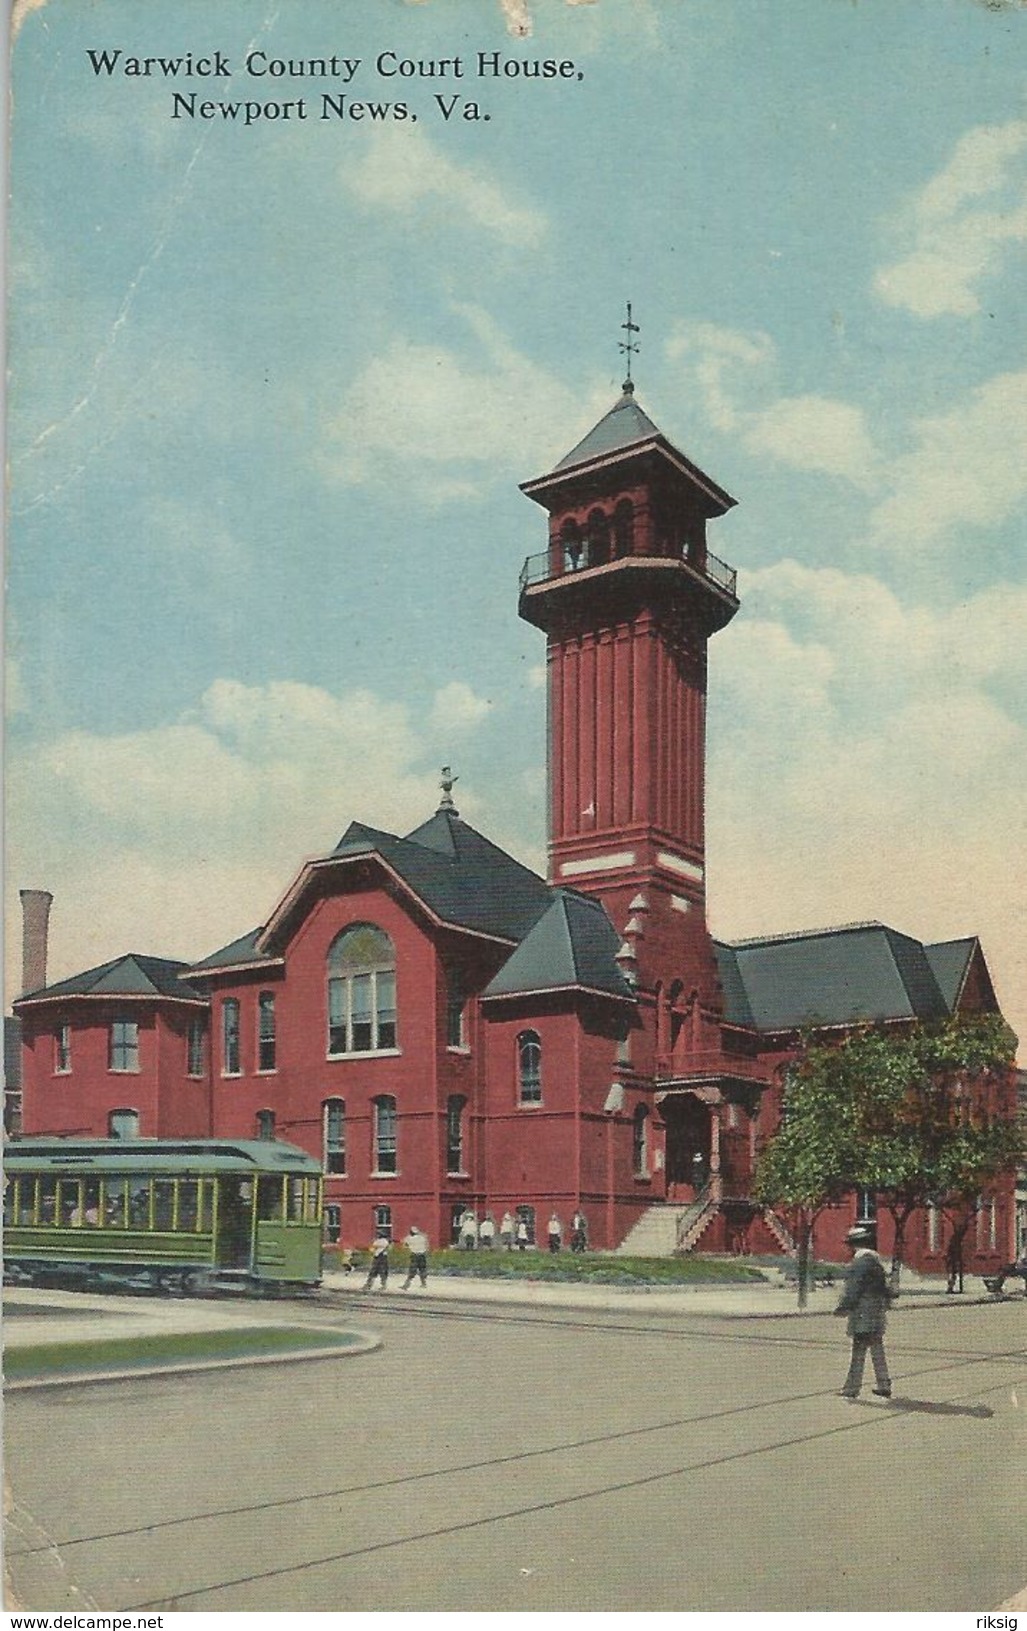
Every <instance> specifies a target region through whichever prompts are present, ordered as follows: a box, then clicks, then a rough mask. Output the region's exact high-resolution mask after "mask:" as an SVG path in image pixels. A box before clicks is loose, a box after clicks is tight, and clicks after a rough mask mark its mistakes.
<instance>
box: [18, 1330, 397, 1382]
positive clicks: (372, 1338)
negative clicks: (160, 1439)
mask: <svg viewBox="0 0 1027 1631" xmlns="http://www.w3.org/2000/svg"><path fill="white" fill-rule="evenodd" d="M326 1329H331V1330H332V1331H333V1332H335V1334H336V1335H338V1332H337V1331H335V1327H334V1326H332V1327H326ZM351 1335H352V1336H354V1337H355V1339H356V1340H355V1341H354V1342H352V1343H348V1344H347V1345H346V1346H345V1347H342V1346H331V1345H326V1346H325V1347H320V1348H298V1349H296V1350H295V1351H294V1352H293V1353H278V1354H237V1355H234V1356H232V1357H230V1358H225V1359H187V1360H182V1361H181V1362H179V1363H174V1362H172V1363H171V1364H167V1365H158V1364H154V1365H130V1366H126V1367H125V1368H123V1369H121V1370H104V1371H88V1370H87V1371H62V1372H60V1374H58V1375H52V1376H22V1377H18V1378H17V1379H16V1380H13V1381H5V1382H4V1392H5V1393H27V1392H34V1391H37V1390H39V1389H41V1388H51V1387H81V1386H82V1385H83V1384H88V1383H90V1382H93V1383H100V1384H106V1383H108V1382H125V1381H129V1380H132V1379H134V1378H137V1377H153V1376H188V1375H190V1374H192V1373H194V1372H198V1371H212V1370H239V1369H242V1368H243V1367H244V1366H248V1365H292V1364H296V1363H299V1362H301V1361H303V1360H310V1359H355V1358H357V1357H358V1356H359V1355H361V1354H367V1353H374V1352H375V1351H376V1349H378V1348H380V1347H381V1346H382V1338H381V1337H380V1336H379V1335H378V1334H377V1333H376V1332H372V1331H354V1332H352V1333H351Z"/></svg>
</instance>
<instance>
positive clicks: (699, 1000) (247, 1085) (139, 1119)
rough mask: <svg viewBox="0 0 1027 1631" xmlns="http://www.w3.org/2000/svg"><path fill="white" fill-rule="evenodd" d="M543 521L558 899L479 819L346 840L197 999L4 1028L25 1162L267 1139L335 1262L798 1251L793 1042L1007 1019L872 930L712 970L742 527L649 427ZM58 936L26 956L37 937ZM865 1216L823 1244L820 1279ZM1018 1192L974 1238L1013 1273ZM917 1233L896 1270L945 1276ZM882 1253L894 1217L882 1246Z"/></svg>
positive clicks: (71, 1006) (184, 977)
mask: <svg viewBox="0 0 1027 1631" xmlns="http://www.w3.org/2000/svg"><path fill="white" fill-rule="evenodd" d="M523 490H524V492H525V493H526V494H527V495H528V496H529V497H530V498H531V499H533V500H534V501H535V502H536V503H538V504H539V505H540V506H541V507H542V508H543V509H544V510H545V511H546V513H547V516H548V544H547V547H546V549H545V551H544V552H542V553H540V554H538V555H537V556H534V557H532V558H530V559H529V560H528V561H527V563H526V564H525V567H524V571H523V573H522V576H521V588H520V613H521V616H522V617H524V618H525V619H526V620H527V621H528V622H530V623H532V624H534V625H535V626H536V627H538V628H539V629H541V630H543V631H544V632H545V634H546V639H547V662H548V676H549V677H548V708H549V712H548V727H549V729H548V735H549V785H550V814H549V822H550V827H549V837H550V876H549V880H548V882H547V881H544V880H543V879H541V878H539V877H537V876H536V875H535V874H534V873H532V872H530V871H528V870H527V869H526V868H524V867H523V866H521V865H520V864H519V863H518V862H516V861H515V860H513V859H512V858H511V857H510V856H509V855H506V854H505V853H504V852H503V851H501V850H500V849H498V848H497V847H496V846H495V845H493V844H490V843H489V842H488V840H487V839H486V838H484V837H483V836H482V835H481V834H479V833H477V832H475V831H474V829H473V828H471V827H469V826H468V825H467V824H466V823H465V822H463V821H461V819H460V817H459V815H458V813H457V811H456V809H455V808H454V806H453V801H452V798H451V796H450V794H451V787H452V780H451V779H450V778H449V777H448V775H447V773H445V772H444V779H443V798H442V802H441V804H440V806H439V808H438V810H437V811H436V812H435V814H434V815H433V816H431V817H430V819H428V820H427V821H425V822H424V824H423V825H422V826H420V827H418V828H416V829H415V831H413V832H412V833H409V834H408V835H407V836H406V837H398V836H396V835H393V834H391V833H384V832H377V831H375V830H373V829H371V828H368V827H365V826H362V825H360V824H359V823H353V824H352V825H351V826H350V827H349V828H348V829H347V831H346V832H345V833H344V834H343V836H342V838H341V840H340V842H339V844H338V845H337V846H336V848H335V850H334V851H333V852H332V853H331V854H330V855H327V856H325V857H323V858H321V859H318V860H314V861H310V862H308V863H306V864H305V865H304V866H303V867H302V869H301V870H300V872H299V874H298V875H297V877H296V878H295V879H294V881H293V882H292V883H291V885H290V886H289V888H288V889H287V891H286V893H285V894H284V895H283V897H282V899H281V900H280V902H279V903H278V905H277V906H276V907H275V909H274V911H273V912H272V913H271V915H270V917H269V918H268V920H267V921H266V922H265V923H263V924H262V925H261V926H260V927H259V928H258V929H255V930H254V931H253V932H252V933H251V934H249V935H247V936H245V937H244V938H243V939H241V940H238V941H236V942H234V943H233V944H232V945H229V946H227V947H225V948H223V949H222V950H220V951H218V952H216V953H214V954H213V955H211V956H210V957H207V958H205V959H203V960H202V961H201V962H200V963H198V964H195V965H192V966H190V967H187V966H186V965H184V964H173V963H170V962H168V961H166V960H163V959H157V958H146V957H139V956H132V957H126V958H121V959H118V960H117V961H115V962H113V963H110V964H107V965H105V966H104V967H103V968H101V969H94V970H90V971H88V972H87V973H86V974H83V975H80V976H77V977H76V978H73V979H71V980H66V981H62V982H61V983H60V984H58V985H54V986H45V985H44V986H43V988H42V989H39V990H35V991H29V992H28V994H27V995H26V996H24V997H23V998H22V999H21V1000H20V1002H19V1003H18V1005H17V1011H18V1014H19V1016H20V1019H21V1022H22V1026H23V1034H24V1053H23V1066H24V1070H23V1076H24V1081H23V1095H24V1104H23V1124H24V1130H25V1132H26V1133H43V1132H47V1133H68V1134H74V1133H89V1134H94V1135H95V1134H103V1133H106V1132H107V1131H108V1130H113V1131H118V1132H121V1133H128V1134H131V1133H132V1132H133V1131H135V1132H138V1133H139V1134H141V1135H143V1136H168V1135H172V1134H180V1135H186V1134H188V1135H192V1136H200V1135H204V1134H213V1135H215V1136H237V1137H242V1136H253V1134H254V1132H255V1131H257V1132H259V1133H261V1134H262V1135H264V1136H269V1137H270V1136H280V1137H283V1138H285V1139H287V1140H289V1141H291V1142H293V1143H296V1144H299V1145H302V1146H303V1147H305V1148H306V1149H308V1150H310V1151H311V1152H312V1153H315V1154H318V1155H320V1156H321V1157H322V1159H323V1161H324V1163H325V1170H326V1173H327V1175H328V1180H327V1200H328V1204H329V1206H330V1208H331V1209H332V1210H331V1213H330V1217H331V1222H332V1227H333V1231H334V1230H335V1229H336V1228H338V1229H341V1233H342V1237H343V1238H344V1239H345V1240H347V1241H351V1242H358V1243H361V1242H364V1241H365V1240H366V1239H367V1238H369V1236H370V1233H371V1231H372V1230H373V1229H375V1228H378V1229H381V1228H386V1229H389V1230H390V1231H391V1232H392V1233H393V1234H394V1235H395V1236H397V1237H398V1236H399V1235H402V1234H403V1233H405V1232H406V1230H407V1229H408V1228H409V1227H410V1226H411V1224H413V1223H414V1222H417V1223H418V1224H420V1225H421V1226H422V1227H423V1228H425V1229H426V1230H427V1232H428V1233H429V1235H430V1237H431V1239H432V1240H433V1242H436V1243H442V1242H445V1241H448V1240H450V1239H451V1238H452V1237H453V1233H454V1229H455V1221H456V1220H457V1219H458V1218H459V1217H460V1215H461V1214H463V1213H464V1212H465V1210H467V1209H471V1210H474V1211H475V1212H476V1213H477V1215H478V1216H479V1217H481V1216H483V1215H484V1213H485V1212H486V1210H488V1211H490V1212H491V1213H492V1214H493V1216H494V1218H495V1219H496V1220H497V1222H498V1220H499V1219H500V1217H501V1216H502V1214H504V1213H505V1212H508V1211H509V1212H510V1213H512V1214H515V1215H516V1214H518V1212H519V1213H520V1215H521V1216H523V1217H524V1218H525V1219H526V1221H527V1222H528V1224H529V1227H530V1228H531V1229H532V1231H533V1232H534V1231H535V1230H537V1231H538V1232H539V1234H542V1233H543V1232H544V1230H545V1225H546V1220H547V1219H548V1218H549V1216H550V1214H551V1213H552V1212H553V1211H555V1212H556V1213H557V1214H558V1216H559V1217H560V1219H561V1221H562V1223H563V1225H564V1229H565V1232H566V1230H567V1227H568V1225H569V1222H570V1218H571V1216H572V1214H573V1213H574V1212H575V1211H576V1210H581V1211H583V1212H584V1213H585V1215H586V1217H587V1219H588V1225H589V1236H590V1239H591V1242H592V1244H593V1245H595V1246H600V1247H608V1246H615V1245H620V1244H621V1243H623V1242H624V1241H625V1240H626V1239H628V1237H629V1236H630V1244H631V1245H632V1246H633V1247H637V1248H638V1249H642V1250H646V1249H648V1250H656V1251H660V1250H670V1249H673V1248H674V1246H675V1245H677V1246H678V1247H679V1248H684V1249H689V1248H694V1247H696V1246H699V1245H701V1246H702V1248H703V1249H705V1250H727V1249H730V1248H732V1247H733V1246H741V1245H746V1246H748V1247H749V1249H752V1250H771V1251H775V1250H780V1249H781V1248H782V1246H786V1245H787V1243H788V1242H787V1234H786V1231H785V1230H784V1229H783V1227H782V1225H781V1223H780V1222H779V1221H778V1220H776V1219H774V1218H772V1217H765V1216H764V1215H763V1214H761V1212H760V1211H759V1209H758V1208H757V1207H756V1206H755V1205H754V1203H753V1202H752V1201H751V1199H750V1193H749V1192H750V1182H751V1174H752V1167H753V1162H754V1159H755V1154H756V1151H757V1149H758V1147H759V1144H760V1140H761V1139H762V1138H764V1137H766V1136H767V1135H768V1133H769V1132H770V1131H772V1129H773V1127H774V1125H775V1124H776V1119H777V1115H778V1113H779V1094H780V1087H779V1082H780V1068H779V1067H780V1066H781V1065H782V1064H784V1063H786V1062H787V1060H788V1058H789V1057H790V1056H791V1051H792V1050H793V1049H794V1046H795V1041H796V1036H797V1033H798V1030H799V1028H800V1027H803V1026H808V1025H810V1024H816V1025H819V1026H823V1027H831V1028H834V1029H836V1030H837V1029H839V1028H841V1029H844V1028H845V1027H847V1026H852V1025H853V1024H857V1023H861V1022H865V1021H869V1020H873V1021H886V1022H892V1023H894V1024H896V1025H900V1026H901V1025H903V1024H908V1023H909V1022H910V1021H912V1020H914V1019H926V1020H930V1019H940V1018H943V1017H945V1016H946V1015H948V1014H951V1013H953V1012H956V1011H979V1010H982V1009H984V1010H989V1011H995V1010H996V1007H997V1005H996V1000H995V994H994V991H993V989H992V985H991V981H990V978H989V975H988V971H987V967H986V965H985V962H984V957H983V954H982V952H981V949H980V946H979V945H978V943H977V941H976V940H975V939H972V938H970V939H965V940H959V941H953V942H949V943H946V944H944V945H937V946H923V945H921V944H920V943H919V942H918V941H915V940H912V939H910V938H909V937H908V936H905V935H901V934H898V933H896V932H895V931H894V930H891V929H889V928H886V927H884V926H883V925H881V924H860V925H851V926H845V927H843V928H839V929H830V930H825V931H820V932H817V933H811V934H796V935H782V936H773V937H769V938H764V939H759V940H753V941H744V942H741V943H739V944H736V945H722V944H717V943H715V942H714V941H713V940H712V938H711V936H710V933H709V930H708V927H707V916H706V896H705V837H704V807H705V787H704V778H705V759H706V755H705V717H706V677H707V643H708V641H709V639H710V638H711V637H712V636H713V635H714V634H716V632H717V631H718V630H719V629H721V628H723V627H724V626H725V625H726V624H727V623H728V622H729V621H730V619H731V618H732V617H733V616H734V614H735V612H736V611H737V609H738V601H737V598H736V595H735V574H734V572H733V571H732V569H731V568H730V567H728V566H726V565H725V564H724V563H723V562H722V561H719V560H718V559H717V557H716V556H715V555H713V554H712V553H711V552H710V551H709V549H708V547H707V540H706V528H707V524H708V523H709V522H710V521H713V520H715V519H716V518H717V517H718V516H720V515H722V514H723V513H724V512H725V511H726V510H727V509H728V508H729V507H730V506H731V505H732V504H733V503H734V500H733V499H732V498H731V497H730V496H729V495H728V494H727V493H726V492H724V490H723V489H722V488H720V487H719V486H718V485H717V484H716V483H715V482H714V481H713V480H712V479H711V478H710V477H709V476H707V475H706V474H705V473H704V472H703V471H702V470H700V469H699V467H698V466H697V465H695V464H694V463H692V461H691V460H689V459H688V458H686V457H685V456H684V454H682V453H681V452H680V451H679V450H678V449H677V448H675V447H674V446H673V445H672V444H671V443H670V442H669V441H668V440H667V439H666V437H665V436H664V435H663V434H662V432H660V431H659V429H658V428H657V427H656V426H655V425H654V424H653V422H652V421H651V420H650V419H649V418H648V416H647V415H646V414H645V413H644V412H643V411H642V409H641V408H640V407H639V406H638V404H637V402H636V401H635V399H634V394H633V389H632V387H631V385H630V382H629V383H628V384H626V385H625V389H624V393H623V395H622V397H621V398H620V400H619V401H618V402H617V403H616V404H615V406H614V407H613V408H612V409H611V411H610V412H609V413H608V414H606V415H605V417H604V418H603V419H601V420H600V422H599V423H598V424H597V425H596V426H595V427H594V429H593V430H592V431H591V432H590V433H589V435H588V436H586V437H585V438H584V440H583V441H582V442H580V443H579V444H578V446H577V447H575V448H574V449H573V450H572V451H571V452H570V453H569V454H567V456H566V457H565V458H564V459H562V460H561V461H560V462H559V464H558V465H557V466H556V467H555V468H554V469H553V470H552V471H551V472H549V474H547V475H545V476H541V477H539V478H537V479H535V480H532V481H529V482H526V483H525V484H524V487H523ZM37 938H38V936H37ZM873 1204H874V1203H873V1197H870V1196H853V1198H852V1204H851V1206H849V1207H846V1208H840V1209H837V1210H836V1211H835V1212H834V1213H831V1214H827V1215H825V1217H824V1219H823V1220H822V1222H821V1225H820V1230H819V1235H818V1249H819V1250H820V1251H821V1252H822V1253H825V1254H827V1255H831V1256H838V1255H841V1238H842V1236H843V1234H844V1231H845V1229H846V1228H847V1227H848V1226H849V1224H850V1223H851V1221H852V1219H853V1217H854V1216H855V1215H856V1212H857V1211H859V1212H860V1213H861V1214H866V1213H867V1212H868V1211H869V1210H872V1208H873ZM1012 1229H1013V1185H1012V1182H1011V1181H1010V1183H1009V1184H1008V1185H1006V1186H1003V1187H1001V1188H1000V1190H999V1192H998V1193H997V1194H996V1195H995V1196H994V1197H991V1198H989V1201H988V1203H987V1205H986V1206H985V1207H984V1208H983V1209H982V1212H981V1214H980V1217H979V1219H978V1232H977V1239H976V1247H977V1251H976V1261H977V1266H978V1267H979V1268H982V1269H984V1270H987V1269H988V1268H990V1267H992V1266H993V1265H994V1264H995V1263H996V1262H997V1261H999V1260H1000V1259H1001V1260H1005V1259H1006V1257H1007V1256H1008V1253H1009V1250H1010V1247H1011V1243H1012ZM945 1233H946V1230H945V1229H944V1227H943V1224H942V1220H940V1219H938V1218H935V1217H931V1216H925V1217H923V1218H922V1219H919V1220H917V1221H916V1222H915V1223H914V1226H913V1227H912V1229H911V1231H910V1235H909V1241H910V1253H909V1255H910V1258H911V1260H912V1261H914V1262H919V1263H920V1264H921V1265H923V1266H925V1267H930V1268H936V1267H938V1266H939V1265H940V1262H941V1253H942V1251H943V1246H944V1236H945ZM889 1244H890V1242H889V1240H888V1238H887V1234H886V1228H885V1227H884V1220H883V1219H882V1230H881V1245H882V1247H883V1248H884V1249H887V1247H888V1245H889Z"/></svg>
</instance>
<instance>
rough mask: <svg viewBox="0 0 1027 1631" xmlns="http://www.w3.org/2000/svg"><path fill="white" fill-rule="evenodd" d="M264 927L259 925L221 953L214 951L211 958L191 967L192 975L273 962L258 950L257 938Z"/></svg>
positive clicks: (223, 947)
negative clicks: (244, 964)
mask: <svg viewBox="0 0 1027 1631" xmlns="http://www.w3.org/2000/svg"><path fill="white" fill-rule="evenodd" d="M263 928H264V925H263V924H262V923H258V925H257V927H256V928H255V929H251V930H250V931H249V933H248V934H243V935H240V936H239V939H238V940H233V941H231V943H230V944H229V945H227V946H222V947H221V949H220V951H212V952H211V954H210V956H209V957H204V958H203V959H202V960H201V961H200V962H199V963H193V964H191V966H190V970H189V972H190V973H191V974H204V973H206V972H207V970H208V969H216V968H235V967H236V966H237V964H239V963H259V962H262V961H263V962H271V961H272V959H271V958H270V957H268V956H267V954H266V953H265V952H262V951H258V950H257V937H258V935H260V934H261V933H262V932H263Z"/></svg>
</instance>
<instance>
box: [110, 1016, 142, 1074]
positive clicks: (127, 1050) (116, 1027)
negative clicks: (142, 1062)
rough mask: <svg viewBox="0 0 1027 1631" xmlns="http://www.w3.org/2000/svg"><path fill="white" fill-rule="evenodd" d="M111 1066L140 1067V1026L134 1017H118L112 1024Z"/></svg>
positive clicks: (120, 1067) (121, 1067)
mask: <svg viewBox="0 0 1027 1631" xmlns="http://www.w3.org/2000/svg"><path fill="white" fill-rule="evenodd" d="M110 1068H111V1070H133V1071H137V1070H138V1069H139V1026H138V1025H137V1024H136V1022H135V1020H134V1019H116V1020H115V1021H114V1022H113V1024H112V1025H111V1054H110Z"/></svg>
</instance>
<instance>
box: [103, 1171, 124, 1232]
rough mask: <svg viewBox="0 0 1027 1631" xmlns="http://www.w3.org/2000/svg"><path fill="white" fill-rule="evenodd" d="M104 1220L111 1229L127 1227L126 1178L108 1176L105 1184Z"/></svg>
mask: <svg viewBox="0 0 1027 1631" xmlns="http://www.w3.org/2000/svg"><path fill="white" fill-rule="evenodd" d="M103 1216H104V1222H105V1223H106V1224H107V1227H108V1228H109V1229H123V1228H124V1227H125V1180H124V1179H123V1178H108V1179H107V1182H106V1183H105V1184H104V1213H103Z"/></svg>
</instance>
